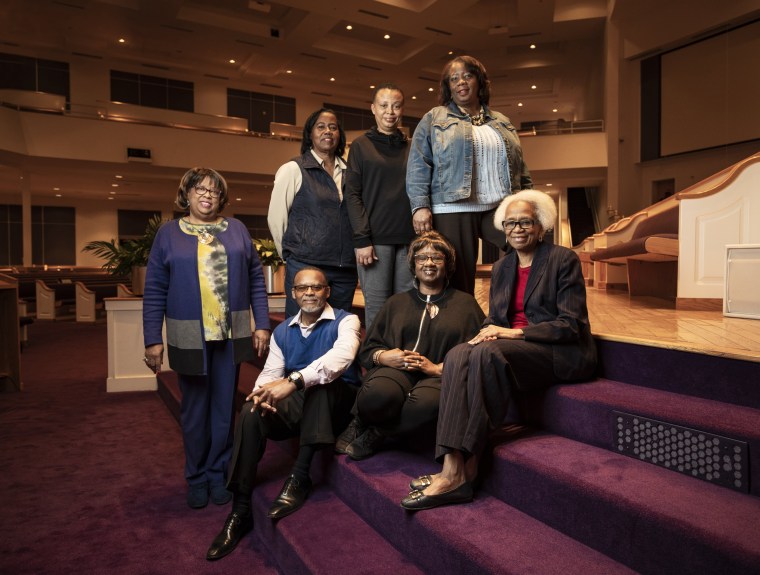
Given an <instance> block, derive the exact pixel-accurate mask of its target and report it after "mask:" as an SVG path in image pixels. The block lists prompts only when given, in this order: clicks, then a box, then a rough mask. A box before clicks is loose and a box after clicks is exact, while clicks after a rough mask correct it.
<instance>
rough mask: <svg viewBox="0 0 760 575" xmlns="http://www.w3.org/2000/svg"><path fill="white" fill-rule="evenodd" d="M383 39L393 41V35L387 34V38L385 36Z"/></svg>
mask: <svg viewBox="0 0 760 575" xmlns="http://www.w3.org/2000/svg"><path fill="white" fill-rule="evenodd" d="M383 38H385V39H386V40H390V39H391V35H390V34H386V35H385V36H383Z"/></svg>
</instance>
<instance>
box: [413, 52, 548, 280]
mask: <svg viewBox="0 0 760 575" xmlns="http://www.w3.org/2000/svg"><path fill="white" fill-rule="evenodd" d="M490 85H491V83H490V81H489V80H488V74H487V73H486V69H485V67H484V66H483V64H481V63H480V62H479V61H478V60H476V59H475V58H473V57H472V56H458V57H456V58H454V59H453V60H451V61H450V62H449V63H448V64H446V66H445V67H444V69H443V73H442V75H441V82H440V94H439V101H440V103H441V105H440V106H437V107H435V108H433V109H432V110H430V111H429V112H428V113H427V114H425V116H424V117H423V118H422V120H421V121H420V123H419V124H418V125H417V129H416V130H415V131H414V137H413V138H412V143H411V148H410V150H409V161H408V164H407V170H406V192H407V194H408V195H409V202H410V204H411V208H412V214H413V218H412V221H413V225H414V231H415V232H416V233H418V234H421V233H423V232H426V231H428V230H431V229H434V228H435V229H436V230H437V231H438V232H440V233H442V234H443V235H444V236H446V238H448V240H449V241H450V242H451V243H452V244H453V245H454V248H455V249H456V257H457V262H458V263H457V269H456V272H455V274H454V276H453V277H452V278H451V285H452V286H453V287H455V288H456V289H459V290H461V291H464V292H466V293H473V292H474V290H475V266H476V263H477V258H478V238H482V239H484V240H488V241H489V242H491V243H492V244H494V245H495V246H497V247H503V246H504V237H503V235H502V234H500V233H499V232H498V230H495V229H494V228H493V224H492V222H493V214H494V211H495V210H496V207H497V206H498V205H499V203H500V202H501V200H502V199H504V198H505V197H506V196H508V195H509V194H513V193H515V192H518V191H520V190H522V189H526V188H532V187H533V186H532V181H531V178H530V172H529V171H528V168H527V166H526V165H525V162H524V160H523V155H522V147H521V146H520V139H519V138H518V136H517V130H516V129H515V127H514V126H513V125H512V123H511V122H510V121H509V118H507V117H506V116H504V115H503V114H500V113H499V112H495V111H493V110H491V109H489V107H488V102H489V99H490Z"/></svg>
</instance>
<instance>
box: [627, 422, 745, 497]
mask: <svg viewBox="0 0 760 575" xmlns="http://www.w3.org/2000/svg"><path fill="white" fill-rule="evenodd" d="M612 418H613V423H614V434H613V449H614V450H616V451H618V452H620V453H623V454H624V455H628V456H629V457H634V458H636V459H640V460H642V461H647V462H649V463H654V464H655V465H659V466H660V467H665V468H666V469H671V470H673V471H678V472H679V473H683V474H684V475H690V476H691V477H697V478H699V479H704V480H705V481H709V482H710V483H716V484H718V485H722V486H724V487H730V488H731V489H735V490H737V491H743V492H745V493H747V492H749V454H748V449H747V444H746V442H744V441H738V440H736V439H730V438H728V437H722V436H720V435H714V434H712V433H707V432H705V431H700V430H698V429H689V428H688V427H681V426H680V425H674V424H672V423H667V422H664V421H657V420H656V419H647V418H646V417H641V416H639V415H632V414H630V413H623V412H620V411H613V412H612Z"/></svg>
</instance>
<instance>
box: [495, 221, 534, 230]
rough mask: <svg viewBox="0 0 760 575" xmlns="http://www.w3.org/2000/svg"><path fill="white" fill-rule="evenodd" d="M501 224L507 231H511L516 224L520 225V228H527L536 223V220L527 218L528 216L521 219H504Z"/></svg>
mask: <svg viewBox="0 0 760 575" xmlns="http://www.w3.org/2000/svg"><path fill="white" fill-rule="evenodd" d="M501 225H502V227H503V228H504V230H505V231H508V232H511V231H512V230H514V229H515V228H516V227H517V226H520V229H521V230H529V229H531V228H532V227H533V226H535V225H536V220H529V219H528V218H525V219H523V220H505V221H503V222H501Z"/></svg>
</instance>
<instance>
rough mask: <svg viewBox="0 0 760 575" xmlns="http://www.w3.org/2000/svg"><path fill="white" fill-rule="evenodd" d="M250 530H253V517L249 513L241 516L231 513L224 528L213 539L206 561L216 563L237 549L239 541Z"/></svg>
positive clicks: (235, 512) (234, 512)
mask: <svg viewBox="0 0 760 575" xmlns="http://www.w3.org/2000/svg"><path fill="white" fill-rule="evenodd" d="M251 529H253V515H252V514H251V513H250V512H248V513H246V514H245V515H242V514H240V513H238V512H237V511H233V512H232V513H230V514H229V515H228V516H227V521H225V522H224V527H222V530H221V531H220V532H219V535H217V536H216V537H214V541H213V542H212V543H211V547H209V548H208V552H207V553H206V559H207V560H209V561H216V560H217V559H221V558H222V557H224V556H226V555H229V554H230V552H231V551H232V550H233V549H234V548H235V547H237V544H238V543H239V542H240V539H241V538H242V537H243V536H244V535H245V534H246V533H248V532H249V531H250V530H251Z"/></svg>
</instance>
